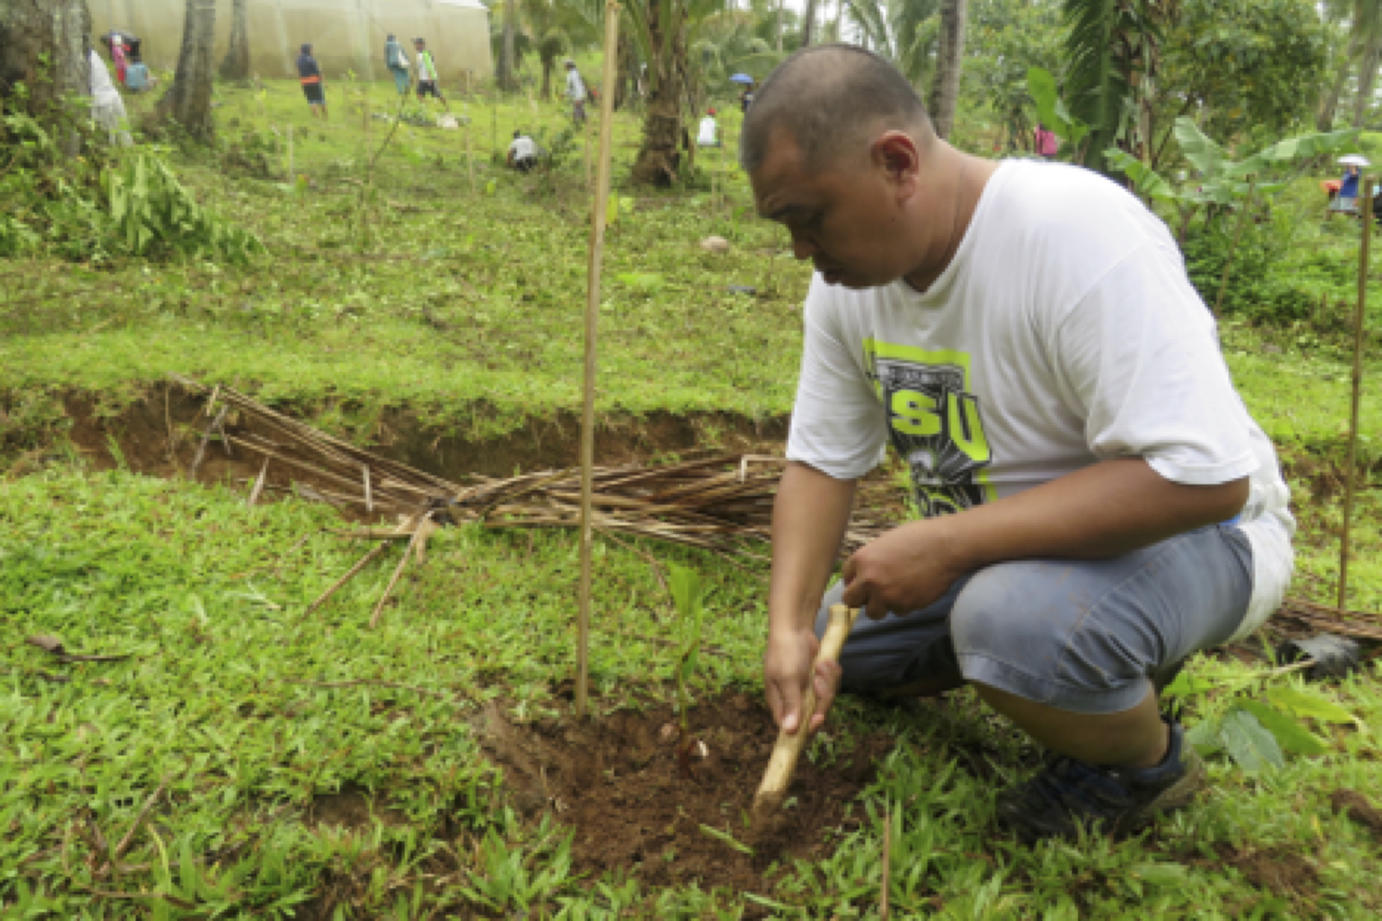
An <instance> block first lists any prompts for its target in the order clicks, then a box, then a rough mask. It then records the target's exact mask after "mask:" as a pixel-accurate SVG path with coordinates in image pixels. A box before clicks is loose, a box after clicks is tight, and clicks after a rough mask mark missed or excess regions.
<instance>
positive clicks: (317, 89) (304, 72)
mask: <svg viewBox="0 0 1382 921" xmlns="http://www.w3.org/2000/svg"><path fill="white" fill-rule="evenodd" d="M300 51H301V54H299V55H298V82H299V83H301V84H302V95H304V96H306V97H307V105H308V107H309V108H310V109H311V110H312V115H313V117H316V116H318V115H320V116H321V117H322V118H323V119H325V118H326V89H325V87H323V86H322V72H321V68H320V67H318V66H317V59H316V58H314V57H312V46H311V44H309V43H307V42H303V43H302V47H301V49H300Z"/></svg>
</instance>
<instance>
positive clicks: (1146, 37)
mask: <svg viewBox="0 0 1382 921" xmlns="http://www.w3.org/2000/svg"><path fill="white" fill-rule="evenodd" d="M1180 6H1181V3H1180V0H1065V5H1064V12H1065V19H1066V23H1067V26H1068V28H1069V32H1068V33H1067V37H1066V53H1067V55H1068V60H1069V66H1068V69H1067V70H1066V80H1065V97H1066V100H1067V102H1068V104H1069V106H1070V111H1071V113H1072V114H1073V115H1074V116H1075V117H1077V118H1078V119H1080V120H1081V121H1083V122H1084V123H1085V124H1087V125H1088V126H1089V129H1090V133H1089V138H1088V143H1087V145H1086V146H1085V148H1084V151H1083V157H1082V162H1083V163H1084V165H1085V166H1089V167H1092V168H1094V169H1097V170H1101V171H1103V170H1104V169H1105V168H1106V163H1105V158H1104V150H1105V149H1106V148H1109V147H1114V146H1117V147H1119V148H1120V149H1122V150H1126V151H1128V152H1129V153H1131V154H1132V155H1133V156H1134V157H1136V158H1137V159H1139V160H1142V161H1143V162H1146V161H1147V160H1148V159H1149V156H1150V150H1151V109H1152V104H1153V102H1154V100H1155V98H1156V94H1157V90H1156V79H1157V73H1158V71H1159V70H1160V66H1161V52H1162V42H1163V38H1164V36H1165V33H1166V29H1167V28H1168V27H1169V26H1170V25H1171V23H1173V22H1174V21H1175V19H1176V17H1177V15H1178V14H1179V12H1180Z"/></svg>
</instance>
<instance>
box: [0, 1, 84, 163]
mask: <svg viewBox="0 0 1382 921" xmlns="http://www.w3.org/2000/svg"><path fill="white" fill-rule="evenodd" d="M90 45H91V15H90V14H89V13H88V12H87V7H86V0H59V2H56V3H55V2H51V0H50V2H44V0H0V102H2V103H3V104H4V108H6V109H8V108H9V106H10V105H11V103H12V100H13V97H14V94H15V87H16V86H17V85H19V84H21V83H22V84H23V85H24V87H25V90H26V92H27V96H26V97H25V102H24V109H25V112H26V114H28V115H32V116H33V117H34V118H36V119H38V120H39V121H42V122H44V123H46V124H49V125H57V124H59V123H60V121H61V116H62V113H63V111H64V107H63V104H62V101H63V99H64V98H65V97H67V96H69V95H81V96H86V95H90V94H91V68H90V65H89V63H88V61H87V53H86V49H87V48H88V47H89V46H90ZM4 137H5V132H4V131H3V129H0V143H3V140H4ZM62 146H63V149H64V152H66V153H67V154H69V155H75V154H76V153H77V152H78V148H79V147H80V139H79V137H78V135H77V133H76V132H75V131H65V132H64V133H63V142H62Z"/></svg>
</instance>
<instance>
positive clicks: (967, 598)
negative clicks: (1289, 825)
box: [740, 45, 1295, 841]
mask: <svg viewBox="0 0 1382 921" xmlns="http://www.w3.org/2000/svg"><path fill="white" fill-rule="evenodd" d="M740 160H741V163H742V165H743V167H744V169H745V171H746V172H747V173H748V175H749V180H750V183H751V185H752V187H753V193H754V200H755V203H756V206H757V209H758V212H759V214H761V215H763V216H764V217H767V218H769V219H771V220H774V221H778V222H780V223H781V224H783V225H784V226H785V228H786V229H787V231H788V233H789V234H790V236H791V243H792V248H793V251H794V253H795V255H796V257H797V258H798V259H810V260H811V261H812V263H813V264H814V266H815V269H816V274H815V275H814V277H813V278H812V280H811V286H810V289H809V291H808V293H807V295H806V301H805V304H804V307H803V322H804V326H805V335H804V339H803V345H802V361H801V373H800V379H799V381H798V385H797V396H796V402H795V405H794V406H793V410H792V416H791V420H792V421H791V428H790V432H789V435H788V441H787V459H788V464H787V467H786V469H785V470H784V472H783V475H782V480H781V482H780V484H779V486H778V490H777V495H776V498H775V501H774V507H773V519H772V569H771V574H770V578H769V589H768V639H767V644H766V649H765V652H764V658H763V676H764V689H765V693H766V697H767V700H768V704H769V706H770V708H771V711H772V714H773V718H774V720H775V721H776V722H777V723H778V725H779V726H780V727H781V730H782V731H783V732H787V733H792V732H810V731H814V730H815V729H816V728H817V727H819V725H820V724H821V723H822V722H823V721H824V719H825V715H824V714H825V711H827V710H828V709H829V706H830V703H831V701H832V699H833V697H834V695H835V692H836V690H837V687H838V686H839V683H840V681H841V675H843V682H844V684H843V689H844V690H846V691H853V692H863V693H871V694H880V695H899V694H901V695H917V694H934V693H939V692H940V691H942V690H944V689H947V688H952V687H956V686H958V685H961V684H969V685H971V686H972V687H973V688H974V690H975V691H976V692H977V694H978V696H979V698H980V699H981V700H982V701H983V702H984V703H986V704H987V705H988V706H989V707H991V708H992V709H993V710H995V711H997V712H998V713H1000V714H1001V715H1003V716H1004V717H1006V718H1007V719H1008V720H1009V721H1010V722H1011V723H1012V724H1014V725H1015V726H1016V727H1017V728H1018V729H1020V730H1021V731H1023V732H1024V733H1026V734H1027V735H1028V736H1029V737H1031V738H1032V739H1033V740H1035V741H1036V742H1037V743H1039V744H1041V745H1042V746H1044V747H1045V748H1046V749H1047V751H1048V752H1049V753H1050V756H1051V757H1050V759H1049V761H1048V762H1047V763H1046V765H1045V767H1043V768H1042V769H1041V770H1039V771H1038V772H1037V773H1036V775H1035V776H1034V777H1032V778H1031V779H1030V780H1028V781H1026V782H1024V783H1020V784H1017V785H1015V786H1013V787H1011V788H1009V789H1008V790H1005V791H1003V792H1001V793H1000V794H999V795H998V799H997V804H996V813H997V821H998V824H999V825H1000V826H1001V827H1003V828H1005V829H1007V830H1009V831H1010V832H1011V833H1012V834H1015V835H1016V836H1017V837H1018V838H1020V839H1021V840H1023V841H1033V840H1036V839H1039V838H1045V837H1063V838H1074V837H1076V836H1078V834H1079V833H1080V830H1081V829H1082V828H1084V829H1088V828H1094V827H1098V828H1100V829H1102V830H1104V831H1107V832H1111V833H1114V834H1122V833H1127V832H1131V831H1134V830H1136V829H1137V828H1139V827H1141V826H1142V825H1143V824H1145V823H1146V822H1148V821H1149V820H1150V819H1151V818H1152V817H1153V816H1154V815H1155V814H1157V813H1158V812H1161V811H1163V810H1167V809H1172V808H1175V807H1178V806H1182V805H1185V804H1186V803H1188V802H1189V801H1190V799H1191V798H1192V797H1193V794H1194V792H1195V791H1196V789H1197V788H1198V787H1199V786H1200V785H1201V784H1202V783H1203V780H1204V766H1203V764H1202V763H1201V762H1200V761H1199V758H1198V756H1197V755H1196V753H1195V751H1194V749H1193V748H1192V746H1191V745H1190V744H1189V742H1187V741H1186V738H1185V732H1184V730H1183V729H1182V727H1181V724H1180V721H1179V719H1178V718H1177V716H1176V715H1175V713H1174V712H1163V711H1162V710H1161V705H1160V701H1159V694H1160V691H1161V688H1162V687H1164V686H1165V684H1166V682H1167V681H1169V680H1170V678H1171V677H1172V676H1173V675H1174V674H1175V672H1176V671H1177V669H1178V668H1179V667H1180V665H1181V663H1182V662H1183V661H1184V660H1185V659H1186V657H1188V656H1190V655H1191V654H1192V653H1194V652H1195V651H1197V650H1200V649H1205V648H1208V647H1211V646H1215V645H1219V644H1222V643H1225V642H1228V641H1231V640H1233V639H1237V638H1241V637H1243V636H1245V635H1247V634H1248V633H1249V632H1251V631H1252V630H1253V629H1255V628H1256V627H1257V626H1259V625H1260V624H1261V623H1262V622H1263V621H1264V620H1265V619H1266V618H1267V617H1269V616H1270V615H1271V613H1272V612H1273V611H1274V610H1276V607H1277V605H1278V604H1279V602H1280V601H1281V598H1282V597H1283V595H1284V593H1285V590H1286V586H1287V583H1288V582H1289V579H1290V574H1291V567H1292V550H1291V536H1292V533H1293V531H1294V526H1295V523H1294V520H1293V519H1292V517H1291V515H1290V513H1289V511H1288V510H1287V500H1288V498H1289V491H1288V490H1287V488H1286V484H1285V482H1284V481H1283V479H1282V476H1281V472H1280V470H1279V468H1278V464H1277V459H1276V453H1275V451H1274V449H1273V448H1272V445H1271V442H1270V441H1269V440H1268V439H1267V437H1266V436H1265V435H1264V434H1263V432H1262V429H1261V428H1260V427H1259V426H1258V425H1257V424H1256V423H1255V422H1254V421H1253V419H1252V418H1251V416H1249V414H1248V412H1247V410H1246V409H1245V408H1244V406H1243V402H1242V400H1241V399H1240V398H1239V396H1238V394H1237V393H1236V392H1235V390H1234V388H1233V383H1232V380H1231V378H1230V375H1229V371H1228V368H1227V366H1226V364H1225V362H1224V357H1223V354H1222V353H1221V352H1220V349H1219V345H1218V339H1217V336H1216V330H1215V327H1214V318H1213V316H1212V315H1211V314H1210V312H1209V311H1208V310H1207V309H1206V308H1205V305H1204V302H1203V301H1202V300H1201V299H1200V297H1199V295H1198V294H1197V293H1196V291H1195V289H1194V287H1193V286H1192V285H1191V283H1190V280H1189V278H1188V277H1187V275H1186V270H1185V263H1184V260H1183V259H1182V257H1181V254H1180V252H1179V251H1178V250H1177V248H1176V244H1175V239H1174V238H1173V237H1172V236H1171V234H1170V232H1169V231H1168V230H1167V228H1166V225H1165V224H1164V223H1162V221H1161V220H1160V219H1158V218H1157V217H1156V216H1155V215H1154V214H1152V213H1151V212H1150V211H1149V210H1148V209H1147V208H1146V206H1145V205H1143V203H1142V202H1140V201H1139V200H1138V199H1137V198H1136V197H1135V196H1133V195H1131V194H1129V193H1128V191H1127V190H1126V189H1124V188H1122V187H1121V186H1119V185H1117V184H1116V183H1114V182H1111V181H1109V180H1108V179H1106V178H1104V177H1103V176H1100V175H1099V174H1097V173H1094V172H1092V171H1089V170H1086V169H1083V168H1080V167H1075V166H1070V165H1066V164H1061V163H1046V162H1041V161H1032V160H1020V159H1014V160H1005V161H1001V162H994V161H991V160H986V159H983V158H980V157H977V156H974V155H972V154H968V153H964V152H962V151H960V150H957V149H956V148H954V147H951V146H950V145H949V144H947V143H946V142H945V141H944V140H942V139H941V138H939V137H938V136H937V135H936V133H935V130H934V129H933V127H932V124H931V121H930V119H929V117H928V115H927V113H926V109H925V106H924V105H923V104H922V102H921V100H920V98H919V97H918V96H917V94H916V91H915V90H914V89H913V87H912V85H911V84H910V83H909V82H908V81H907V79H906V77H904V76H903V75H902V74H901V73H899V72H898V71H897V70H896V68H895V67H893V65H892V64H890V63H888V62H887V61H885V60H884V59H882V58H880V57H878V56H877V55H875V54H873V53H872V52H869V51H865V50H863V49H860V48H857V47H853V46H849V45H818V46H813V47H810V48H807V49H805V50H802V51H798V52H797V53H795V54H794V55H792V56H791V57H790V58H788V59H787V61H785V62H784V63H783V64H782V65H780V66H779V67H778V69H777V70H776V71H775V72H774V73H773V74H772V76H770V77H769V78H768V79H767V81H766V82H765V83H764V84H763V86H762V88H761V89H760V90H759V92H758V95H757V98H756V99H755V100H754V103H753V107H752V108H751V109H750V110H749V113H748V115H747V117H746V118H745V119H744V125H743V132H742V135H741V150H740ZM888 443H891V444H892V445H893V447H894V449H895V450H896V452H897V453H898V455H899V456H900V457H901V458H902V459H903V460H904V461H905V462H906V464H907V467H908V469H909V473H910V478H911V482H912V487H913V494H914V496H915V499H916V504H917V507H918V510H919V512H920V518H919V519H918V520H915V521H910V522H907V523H904V524H901V525H899V526H898V527H896V528H894V529H892V530H890V531H887V532H886V533H884V534H883V535H882V536H881V537H879V538H877V539H876V540H873V541H872V542H870V543H868V544H866V545H865V546H863V547H862V548H860V549H859V550H857V551H855V552H854V553H853V554H851V555H850V556H848V557H847V558H846V559H845V560H844V562H843V566H842V568H841V578H840V580H839V581H838V582H837V583H836V584H835V586H834V587H833V588H831V589H830V590H829V591H827V584H828V582H829V578H830V575H831V572H832V569H833V566H834V564H835V562H836V558H837V555H838V551H839V548H840V545H841V542H842V540H843V538H844V535H845V533H846V527H847V525H848V522H849V518H850V513H851V509H852V507H853V504H854V502H855V499H856V484H857V482H858V480H859V479H860V478H861V477H862V476H863V475H864V474H865V473H867V472H868V471H869V470H871V469H872V468H873V467H874V466H875V465H876V464H877V463H878V462H879V460H880V459H881V457H882V453H883V449H884V446H885V445H886V444H888ZM837 601H842V602H843V603H844V604H846V605H849V606H851V607H856V608H862V609H863V610H864V611H866V613H867V615H868V616H867V617H861V618H859V620H858V622H857V623H856V625H855V627H854V630H853V632H852V633H851V634H850V636H849V638H848V640H847V641H846V643H845V646H844V650H843V653H842V654H841V657H840V661H839V663H838V664H835V663H830V662H820V663H816V664H814V665H813V658H814V656H815V652H816V650H817V648H818V639H817V636H818V634H819V633H820V632H821V631H823V630H824V625H825V621H826V613H827V611H828V608H829V606H830V604H831V603H832V602H837ZM808 682H810V683H811V685H812V687H813V689H814V691H815V693H816V695H817V699H818V701H819V702H820V706H819V709H818V711H817V712H816V713H815V714H814V715H813V716H812V717H811V720H810V722H809V724H808V723H806V722H805V721H804V719H803V716H802V699H803V692H804V690H805V688H806V686H807V683H808Z"/></svg>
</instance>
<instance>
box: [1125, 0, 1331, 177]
mask: <svg viewBox="0 0 1382 921" xmlns="http://www.w3.org/2000/svg"><path fill="white" fill-rule="evenodd" d="M1325 41H1326V39H1325V30H1324V27H1323V25H1322V24H1321V22H1320V19H1319V17H1318V16H1317V15H1316V13H1315V11H1314V9H1312V8H1311V7H1310V6H1309V5H1308V4H1306V3H1302V2H1300V0H1183V2H1182V8H1181V16H1180V18H1179V20H1178V21H1177V22H1176V23H1175V24H1174V25H1173V26H1172V27H1171V29H1170V30H1169V31H1168V33H1167V36H1166V43H1165V52H1164V55H1163V66H1162V70H1161V77H1160V80H1159V84H1158V87H1159V90H1160V92H1159V94H1158V98H1157V100H1156V101H1155V105H1154V108H1153V128H1152V133H1153V134H1154V135H1155V136H1156V138H1157V142H1156V149H1154V150H1153V152H1152V156H1151V157H1150V158H1149V159H1147V160H1146V161H1145V162H1146V163H1147V164H1148V165H1149V166H1152V167H1154V168H1155V167H1157V165H1158V161H1159V160H1160V159H1162V157H1161V149H1162V148H1163V147H1165V146H1166V142H1167V140H1168V139H1169V137H1170V135H1171V133H1172V125H1173V124H1174V122H1175V120H1176V119H1177V118H1178V117H1180V116H1182V115H1188V116H1190V117H1192V118H1193V119H1194V120H1195V122H1196V123H1197V124H1198V125H1199V127H1200V129H1201V130H1202V131H1204V133H1205V134H1207V135H1209V136H1210V137H1215V138H1225V139H1238V138H1242V139H1251V140H1253V141H1254V142H1255V143H1256V144H1258V145H1261V144H1266V143H1268V142H1270V141H1271V140H1274V139H1276V138H1280V137H1281V136H1283V134H1285V133H1286V132H1287V131H1288V130H1289V129H1290V128H1291V127H1292V126H1294V125H1297V124H1300V123H1301V122H1303V121H1305V120H1306V119H1308V118H1309V117H1310V115H1311V113H1312V110H1313V108H1314V106H1315V103H1316V99H1317V96H1316V94H1315V93H1312V92H1305V91H1303V89H1304V88H1305V87H1315V86H1320V85H1321V84H1322V83H1323V81H1324V67H1325V57H1326V50H1327V49H1326V44H1325Z"/></svg>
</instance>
